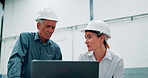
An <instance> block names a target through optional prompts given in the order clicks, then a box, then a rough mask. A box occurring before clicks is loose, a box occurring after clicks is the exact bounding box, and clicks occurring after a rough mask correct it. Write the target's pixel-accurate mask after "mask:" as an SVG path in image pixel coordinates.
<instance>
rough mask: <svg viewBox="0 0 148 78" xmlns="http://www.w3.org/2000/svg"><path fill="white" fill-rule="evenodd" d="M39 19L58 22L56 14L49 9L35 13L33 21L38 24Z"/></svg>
mask: <svg viewBox="0 0 148 78" xmlns="http://www.w3.org/2000/svg"><path fill="white" fill-rule="evenodd" d="M40 19H46V20H54V21H58V17H57V15H56V13H55V12H54V11H53V10H52V9H51V8H49V7H46V8H43V9H41V10H40V11H39V12H38V13H37V17H36V19H35V21H36V22H39V20H40Z"/></svg>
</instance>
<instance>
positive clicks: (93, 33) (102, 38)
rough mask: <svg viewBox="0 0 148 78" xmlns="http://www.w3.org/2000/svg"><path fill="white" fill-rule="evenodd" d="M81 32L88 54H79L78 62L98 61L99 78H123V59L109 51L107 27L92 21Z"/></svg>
mask: <svg viewBox="0 0 148 78" xmlns="http://www.w3.org/2000/svg"><path fill="white" fill-rule="evenodd" d="M82 32H85V38H86V42H85V44H86V45H87V48H88V52H86V53H84V54H81V55H80V57H79V60H81V61H98V62H99V78H123V72H124V63H123V59H122V57H121V56H120V55H119V54H117V53H115V52H114V51H111V50H110V49H109V45H108V43H107V40H108V39H109V38H110V37H111V36H110V28H109V27H108V25H107V24H106V23H105V22H103V21H99V20H92V21H90V22H89V23H88V25H87V26H86V28H85V29H84V30H82Z"/></svg>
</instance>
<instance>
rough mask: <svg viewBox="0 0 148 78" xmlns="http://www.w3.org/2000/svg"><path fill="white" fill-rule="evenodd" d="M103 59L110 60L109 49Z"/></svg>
mask: <svg viewBox="0 0 148 78" xmlns="http://www.w3.org/2000/svg"><path fill="white" fill-rule="evenodd" d="M104 58H107V59H109V60H112V56H111V52H110V50H109V49H107V50H106V55H105V57H104Z"/></svg>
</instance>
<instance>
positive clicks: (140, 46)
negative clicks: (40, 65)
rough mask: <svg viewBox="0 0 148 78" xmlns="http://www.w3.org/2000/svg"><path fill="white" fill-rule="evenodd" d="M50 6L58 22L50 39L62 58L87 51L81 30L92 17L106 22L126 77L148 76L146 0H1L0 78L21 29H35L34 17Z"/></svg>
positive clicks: (4, 77)
mask: <svg viewBox="0 0 148 78" xmlns="http://www.w3.org/2000/svg"><path fill="white" fill-rule="evenodd" d="M44 7H50V8H52V9H53V10H54V11H55V12H56V13H57V15H58V18H59V20H60V21H59V22H58V24H57V28H56V31H55V33H54V34H53V36H52V38H51V39H52V40H53V41H55V42H57V43H58V44H59V46H60V47H61V51H62V54H63V60H65V61H67V60H68V61H76V60H78V57H79V55H80V53H84V52H86V51H87V47H86V46H85V38H84V33H82V32H80V31H81V30H82V29H84V28H85V26H86V24H87V23H88V22H89V21H90V20H93V19H99V20H103V21H105V22H106V23H107V24H109V26H110V28H111V36H112V37H111V39H110V40H109V41H108V43H109V45H110V47H111V49H112V50H114V51H115V52H117V53H119V54H121V55H122V56H123V59H124V65H125V66H124V67H125V78H148V57H147V56H148V49H147V48H148V35H146V34H148V8H147V7H148V0H1V2H0V78H7V77H6V75H7V62H8V59H9V57H10V54H11V52H12V49H13V46H14V44H15V42H16V40H17V38H18V35H19V34H20V33H21V32H35V31H37V27H36V22H35V17H36V14H37V12H38V11H39V10H40V9H42V8H44Z"/></svg>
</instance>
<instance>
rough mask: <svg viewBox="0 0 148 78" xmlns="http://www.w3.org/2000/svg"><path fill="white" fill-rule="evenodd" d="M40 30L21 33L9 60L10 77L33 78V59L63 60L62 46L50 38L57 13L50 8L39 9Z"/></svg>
mask: <svg viewBox="0 0 148 78" xmlns="http://www.w3.org/2000/svg"><path fill="white" fill-rule="evenodd" d="M36 21H37V29H38V32H35V33H34V32H25V33H21V34H20V36H19V39H18V40H17V42H16V44H15V46H14V49H13V51H12V54H11V56H10V59H9V61H8V73H7V75H8V78H31V62H32V60H62V54H61V50H60V47H59V46H58V45H57V44H56V43H55V42H53V41H52V40H50V37H51V36H52V34H53V32H54V30H55V27H56V23H57V21H58V19H57V16H56V14H55V13H54V12H53V10H52V9H50V8H44V9H42V10H41V11H39V13H38V15H37V18H36Z"/></svg>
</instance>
